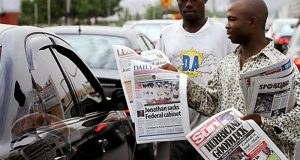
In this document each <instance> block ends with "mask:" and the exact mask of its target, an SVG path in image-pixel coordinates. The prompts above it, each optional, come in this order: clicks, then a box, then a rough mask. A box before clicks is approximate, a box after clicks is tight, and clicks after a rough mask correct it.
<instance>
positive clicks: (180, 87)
mask: <svg viewBox="0 0 300 160" xmlns="http://www.w3.org/2000/svg"><path fill="white" fill-rule="evenodd" d="M131 67H132V68H131V70H132V71H133V77H132V81H131V82H132V87H133V88H132V91H133V104H134V105H133V106H134V110H136V113H137V114H135V115H136V117H135V123H134V124H135V131H136V141H137V143H138V144H140V143H149V142H160V141H173V140H184V139H185V136H186V135H187V134H188V133H189V132H190V124H189V114H188V105H187V98H186V82H187V76H186V75H184V74H182V73H178V72H172V71H166V70H163V69H159V68H158V67H157V66H154V65H151V64H149V63H145V62H142V61H135V60H133V61H131ZM135 115H133V116H135Z"/></svg>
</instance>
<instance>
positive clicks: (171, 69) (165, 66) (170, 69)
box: [160, 63, 178, 72]
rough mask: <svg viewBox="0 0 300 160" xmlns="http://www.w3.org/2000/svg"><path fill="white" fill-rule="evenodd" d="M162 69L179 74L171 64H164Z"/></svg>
mask: <svg viewBox="0 0 300 160" xmlns="http://www.w3.org/2000/svg"><path fill="white" fill-rule="evenodd" d="M160 68H161V69H165V70H169V71H174V72H177V71H178V70H177V68H176V67H174V66H172V65H171V64H170V63H167V64H164V65H162V66H161V67H160Z"/></svg>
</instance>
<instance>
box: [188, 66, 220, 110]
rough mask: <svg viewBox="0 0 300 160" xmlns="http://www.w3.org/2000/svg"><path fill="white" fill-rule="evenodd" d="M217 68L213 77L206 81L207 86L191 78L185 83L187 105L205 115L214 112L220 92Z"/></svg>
mask: <svg viewBox="0 0 300 160" xmlns="http://www.w3.org/2000/svg"><path fill="white" fill-rule="evenodd" d="M218 77H219V76H218V69H217V70H215V72H214V74H213V78H212V79H211V80H210V81H209V82H208V86H207V87H205V86H203V85H198V84H196V83H194V82H193V81H192V80H190V79H189V80H188V84H187V100H188V104H189V107H191V108H193V109H195V110H197V111H198V112H200V113H201V114H203V115H205V116H212V115H214V114H216V112H215V111H216V108H217V107H218V105H219V104H218V103H219V97H220V95H221V93H222V91H221V90H222V89H221V85H220V81H219V78H218Z"/></svg>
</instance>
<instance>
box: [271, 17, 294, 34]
mask: <svg viewBox="0 0 300 160" xmlns="http://www.w3.org/2000/svg"><path fill="white" fill-rule="evenodd" d="M296 23H297V19H295V20H294V19H292V20H282V21H275V22H274V24H273V26H272V27H273V32H274V33H277V32H284V31H293V29H292V28H293V27H292V26H294V25H295V24H296Z"/></svg>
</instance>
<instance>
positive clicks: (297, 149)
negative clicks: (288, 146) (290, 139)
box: [295, 142, 300, 159]
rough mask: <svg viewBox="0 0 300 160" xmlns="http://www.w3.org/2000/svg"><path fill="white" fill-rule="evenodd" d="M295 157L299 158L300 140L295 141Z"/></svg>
mask: <svg viewBox="0 0 300 160" xmlns="http://www.w3.org/2000/svg"><path fill="white" fill-rule="evenodd" d="M295 159H300V142H299V143H297V145H296V158H295Z"/></svg>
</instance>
